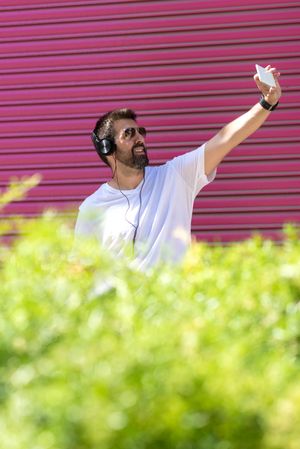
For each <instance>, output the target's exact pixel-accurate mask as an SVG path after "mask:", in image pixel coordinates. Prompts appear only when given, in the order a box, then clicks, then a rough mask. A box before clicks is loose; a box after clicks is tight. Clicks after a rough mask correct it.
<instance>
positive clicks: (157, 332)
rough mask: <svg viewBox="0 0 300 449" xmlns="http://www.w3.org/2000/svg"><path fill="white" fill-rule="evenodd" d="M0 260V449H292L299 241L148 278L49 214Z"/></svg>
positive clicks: (296, 423) (297, 389)
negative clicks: (76, 240) (81, 238)
mask: <svg viewBox="0 0 300 449" xmlns="http://www.w3.org/2000/svg"><path fill="white" fill-rule="evenodd" d="M22 228H23V229H22V231H23V234H24V235H23V237H22V238H19V239H18V240H16V242H15V243H14V245H13V246H12V247H10V248H5V247H2V248H1V251H0V265H1V271H0V286H1V287H0V289H1V313H0V435H1V445H0V446H1V447H3V448H5V449H27V448H28V449H29V448H30V449H298V448H299V444H300V443H299V442H300V378H299V355H300V309H299V304H300V303H299V299H300V257H299V255H300V244H299V239H298V236H297V232H296V231H295V230H293V229H290V230H289V231H288V232H287V238H286V241H285V243H284V244H283V245H282V246H276V245H275V244H274V243H272V242H270V241H264V240H262V239H261V238H259V237H254V238H253V239H251V240H249V241H246V242H244V243H239V244H235V245H233V246H232V247H230V248H226V247H208V246H207V245H205V244H195V245H194V247H193V248H192V250H191V251H190V253H189V254H188V255H187V257H186V260H185V262H184V264H183V265H182V266H180V267H176V268H175V267H168V266H160V267H157V268H156V269H154V270H153V271H152V272H150V273H147V274H142V273H140V272H136V271H134V270H133V269H131V268H130V264H128V261H127V262H126V261H121V260H116V259H113V258H111V257H110V256H109V255H108V254H106V253H105V252H104V251H102V250H101V249H100V248H99V247H98V245H97V244H96V243H95V242H94V241H82V242H79V244H78V246H77V245H76V247H75V246H74V242H73V229H72V227H71V226H70V225H68V223H66V222H63V221H61V220H59V219H58V218H57V217H55V215H53V214H51V213H50V212H49V213H47V214H45V215H44V217H42V218H41V219H39V220H35V221H30V222H26V223H25V221H24V223H22Z"/></svg>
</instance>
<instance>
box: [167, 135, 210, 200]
mask: <svg viewBox="0 0 300 449" xmlns="http://www.w3.org/2000/svg"><path fill="white" fill-rule="evenodd" d="M204 152H205V144H203V145H202V146H201V147H199V148H197V149H196V150H193V151H190V152H188V153H185V154H183V155H181V156H177V157H175V158H174V159H172V160H171V161H170V162H168V164H170V165H171V166H173V168H174V169H175V170H176V171H177V172H178V173H179V174H180V176H181V177H182V178H183V179H184V181H185V183H186V184H187V185H188V186H189V187H190V188H191V190H192V191H193V194H194V196H196V195H197V193H198V192H199V191H200V190H201V189H202V188H203V187H204V186H205V185H207V184H209V183H210V182H212V181H213V180H214V178H215V176H216V170H214V171H213V172H212V173H210V174H209V175H208V176H206V174H205V167H204Z"/></svg>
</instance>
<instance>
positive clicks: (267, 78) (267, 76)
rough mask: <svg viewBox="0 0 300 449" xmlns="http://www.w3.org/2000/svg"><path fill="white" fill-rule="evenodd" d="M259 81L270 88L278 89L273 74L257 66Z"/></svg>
mask: <svg viewBox="0 0 300 449" xmlns="http://www.w3.org/2000/svg"><path fill="white" fill-rule="evenodd" d="M255 67H256V71H257V73H258V77H259V80H260V81H261V82H262V83H264V84H267V85H268V86H270V87H276V83H275V79H274V76H273V75H272V73H270V72H267V71H266V69H264V68H263V67H262V66H260V65H258V64H255Z"/></svg>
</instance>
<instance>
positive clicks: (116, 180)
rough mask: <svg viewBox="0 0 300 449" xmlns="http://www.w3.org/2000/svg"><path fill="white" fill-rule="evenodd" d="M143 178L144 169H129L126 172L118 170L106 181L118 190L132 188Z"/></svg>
mask: <svg viewBox="0 0 300 449" xmlns="http://www.w3.org/2000/svg"><path fill="white" fill-rule="evenodd" d="M143 178H144V170H136V169H133V170H130V171H128V172H127V173H122V172H118V173H115V175H114V177H113V178H112V179H111V180H110V181H109V182H108V184H109V185H110V186H111V187H113V188H115V189H120V190H132V189H135V188H136V187H137V186H138V185H139V184H140V183H141V182H142V180H143Z"/></svg>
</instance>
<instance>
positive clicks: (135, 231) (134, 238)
mask: <svg viewBox="0 0 300 449" xmlns="http://www.w3.org/2000/svg"><path fill="white" fill-rule="evenodd" d="M115 175H116V181H117V185H118V188H119V191H120V193H121V194H122V195H123V196H124V198H126V201H127V204H128V206H127V210H126V212H125V220H126V221H127V223H129V224H130V225H131V226H132V227H133V228H134V234H133V239H132V244H133V248H134V246H135V241H136V235H137V231H138V228H139V225H140V214H141V209H142V191H143V187H144V184H145V170H144V178H143V184H142V186H141V188H140V192H139V211H138V218H137V223H136V225H135V224H133V223H132V222H131V221H130V220H128V218H127V214H128V212H129V210H130V201H129V198H128V197H127V195H125V193H124V192H123V191H122V190H121V188H120V184H119V179H118V172H117V164H116V166H115V170H114V173H113V177H114V176H115Z"/></svg>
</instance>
